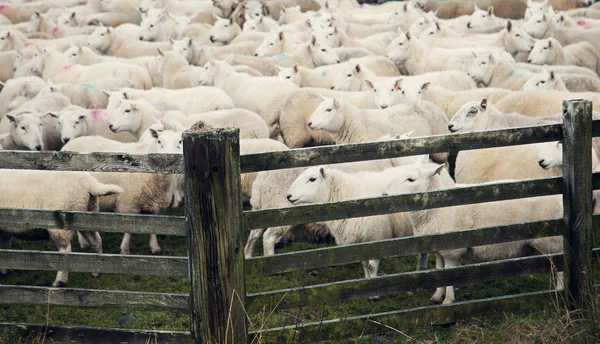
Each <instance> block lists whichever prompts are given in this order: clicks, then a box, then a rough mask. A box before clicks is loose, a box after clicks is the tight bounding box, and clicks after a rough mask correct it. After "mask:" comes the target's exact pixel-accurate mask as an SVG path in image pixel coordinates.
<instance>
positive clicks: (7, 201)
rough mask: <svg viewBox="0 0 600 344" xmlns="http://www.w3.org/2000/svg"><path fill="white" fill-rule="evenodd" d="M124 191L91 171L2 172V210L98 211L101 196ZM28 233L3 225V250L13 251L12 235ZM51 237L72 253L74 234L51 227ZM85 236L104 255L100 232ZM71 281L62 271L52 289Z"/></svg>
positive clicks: (60, 248)
mask: <svg viewBox="0 0 600 344" xmlns="http://www.w3.org/2000/svg"><path fill="white" fill-rule="evenodd" d="M67 190H68V191H67ZM121 192H123V189H121V188H120V187H119V186H117V185H113V184H103V183H101V182H99V181H98V180H97V179H95V178H94V177H92V176H91V175H90V174H89V173H87V172H56V171H33V170H0V194H2V197H1V198H0V207H3V208H37V209H47V210H66V211H98V203H99V201H98V197H100V196H110V195H117V194H120V193H121ZM48 195H52V197H48ZM28 231H29V230H27V229H16V228H11V227H10V226H0V247H1V248H3V249H8V248H10V243H11V239H12V238H11V234H23V233H26V232H28ZM48 234H49V236H50V239H51V240H52V241H53V242H54V244H55V245H56V248H57V249H58V251H59V252H71V239H72V237H73V232H72V231H69V230H61V229H53V228H49V229H48ZM85 237H86V238H89V239H88V240H86V242H87V243H89V244H91V246H92V248H93V249H94V251H95V252H97V253H102V239H101V238H100V235H99V234H98V233H97V232H95V233H94V234H92V233H86V235H85ZM68 280H69V275H68V272H67V271H58V272H57V274H56V278H55V279H54V281H53V282H52V286H53V287H63V286H65V285H66V284H67V282H68Z"/></svg>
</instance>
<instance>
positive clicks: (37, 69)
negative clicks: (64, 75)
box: [15, 53, 46, 77]
mask: <svg viewBox="0 0 600 344" xmlns="http://www.w3.org/2000/svg"><path fill="white" fill-rule="evenodd" d="M45 60H46V54H44V53H35V54H33V55H31V56H29V57H27V58H26V59H25V60H24V61H22V62H21V63H20V65H19V67H18V68H17V69H16V70H15V77H23V76H37V77H41V76H42V72H43V70H44V62H45Z"/></svg>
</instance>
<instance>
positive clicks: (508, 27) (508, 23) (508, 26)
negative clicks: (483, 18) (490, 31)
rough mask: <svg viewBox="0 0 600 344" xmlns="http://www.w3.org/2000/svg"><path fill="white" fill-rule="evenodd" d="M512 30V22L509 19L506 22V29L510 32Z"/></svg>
mask: <svg viewBox="0 0 600 344" xmlns="http://www.w3.org/2000/svg"><path fill="white" fill-rule="evenodd" d="M511 30H512V22H511V21H510V20H509V21H507V22H506V31H508V32H510V31H511Z"/></svg>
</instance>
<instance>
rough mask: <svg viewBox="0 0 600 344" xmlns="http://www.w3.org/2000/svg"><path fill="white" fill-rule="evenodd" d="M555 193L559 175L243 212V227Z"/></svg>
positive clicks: (559, 180)
mask: <svg viewBox="0 0 600 344" xmlns="http://www.w3.org/2000/svg"><path fill="white" fill-rule="evenodd" d="M559 193H562V178H561V177H551V178H545V179H527V180H523V181H516V182H506V181H504V182H501V183H490V184H485V185H477V186H468V187H456V188H452V189H446V190H437V191H429V192H422V193H413V194H403V195H396V196H386V197H373V198H363V199H357V200H350V201H342V202H331V203H318V204H309V205H300V206H295V207H287V208H275V209H264V210H252V211H245V212H244V221H245V226H246V229H248V230H250V229H260V228H268V227H277V226H284V225H296V224H301V223H309V222H318V221H327V220H338V219H345V218H353V217H363V216H373V215H383V214H393V213H400V212H406V211H414V210H422V209H429V208H441V207H452V206H456V205H463V204H472V203H485V202H492V201H502V200H509V199H516V198H525V197H537V196H546V195H554V194H559Z"/></svg>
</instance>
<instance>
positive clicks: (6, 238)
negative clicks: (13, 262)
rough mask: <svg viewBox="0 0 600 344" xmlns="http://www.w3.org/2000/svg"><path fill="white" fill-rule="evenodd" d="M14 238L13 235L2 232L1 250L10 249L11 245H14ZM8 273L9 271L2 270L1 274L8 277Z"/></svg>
mask: <svg viewBox="0 0 600 344" xmlns="http://www.w3.org/2000/svg"><path fill="white" fill-rule="evenodd" d="M12 238H13V237H12V236H11V235H9V234H7V233H3V232H0V249H2V250H8V249H10V245H11V244H12ZM7 273H8V270H6V269H0V274H2V275H6V274H7Z"/></svg>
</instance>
